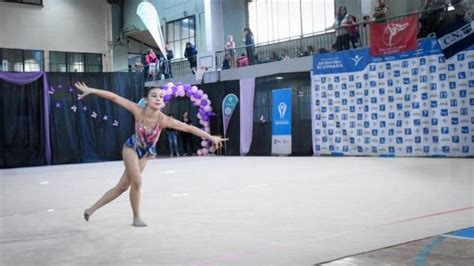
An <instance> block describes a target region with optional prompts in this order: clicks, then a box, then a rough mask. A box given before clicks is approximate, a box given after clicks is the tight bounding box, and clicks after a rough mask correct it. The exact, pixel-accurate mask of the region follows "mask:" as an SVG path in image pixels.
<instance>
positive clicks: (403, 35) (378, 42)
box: [370, 15, 418, 56]
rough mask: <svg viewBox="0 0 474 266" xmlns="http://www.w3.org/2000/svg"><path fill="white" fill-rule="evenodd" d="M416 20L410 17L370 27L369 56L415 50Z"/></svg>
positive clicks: (414, 17) (374, 24)
mask: <svg viewBox="0 0 474 266" xmlns="http://www.w3.org/2000/svg"><path fill="white" fill-rule="evenodd" d="M417 31H418V20H417V16H416V15H412V16H409V17H406V18H403V19H400V20H397V21H393V22H389V23H372V24H371V25H370V40H371V43H370V54H371V55H372V56H380V55H388V54H393V53H399V52H407V51H412V50H416V48H417V39H416V33H417Z"/></svg>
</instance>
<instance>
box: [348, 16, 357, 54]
mask: <svg viewBox="0 0 474 266" xmlns="http://www.w3.org/2000/svg"><path fill="white" fill-rule="evenodd" d="M347 31H348V32H349V38H350V40H351V43H352V48H354V49H356V48H357V42H358V41H359V37H360V35H359V27H358V25H357V20H356V17H354V16H352V15H349V16H347Z"/></svg>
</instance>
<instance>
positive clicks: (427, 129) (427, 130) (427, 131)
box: [423, 127, 430, 135]
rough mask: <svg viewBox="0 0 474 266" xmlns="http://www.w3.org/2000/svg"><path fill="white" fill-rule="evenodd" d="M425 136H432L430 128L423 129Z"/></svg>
mask: <svg viewBox="0 0 474 266" xmlns="http://www.w3.org/2000/svg"><path fill="white" fill-rule="evenodd" d="M423 134H424V135H429V134H430V128H429V127H424V128H423Z"/></svg>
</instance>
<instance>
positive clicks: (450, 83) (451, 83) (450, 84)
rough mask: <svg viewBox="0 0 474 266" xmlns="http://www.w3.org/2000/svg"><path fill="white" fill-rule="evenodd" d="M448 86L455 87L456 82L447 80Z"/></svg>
mask: <svg viewBox="0 0 474 266" xmlns="http://www.w3.org/2000/svg"><path fill="white" fill-rule="evenodd" d="M449 88H450V89H456V82H454V81H451V82H449Z"/></svg>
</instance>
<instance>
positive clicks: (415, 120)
mask: <svg viewBox="0 0 474 266" xmlns="http://www.w3.org/2000/svg"><path fill="white" fill-rule="evenodd" d="M413 124H414V125H415V126H420V125H421V120H420V119H414V120H413Z"/></svg>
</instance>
